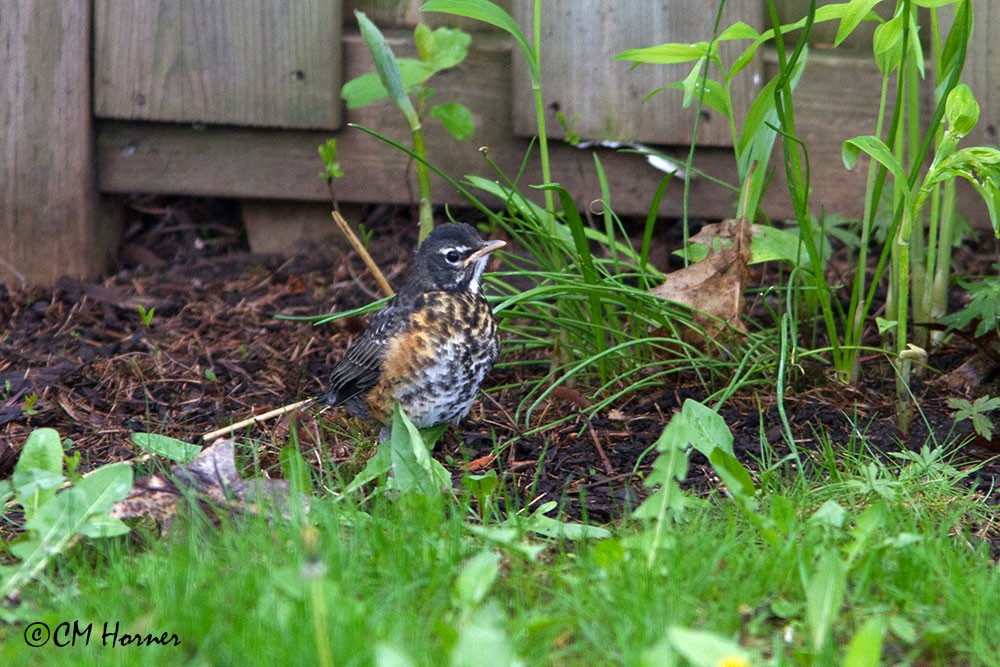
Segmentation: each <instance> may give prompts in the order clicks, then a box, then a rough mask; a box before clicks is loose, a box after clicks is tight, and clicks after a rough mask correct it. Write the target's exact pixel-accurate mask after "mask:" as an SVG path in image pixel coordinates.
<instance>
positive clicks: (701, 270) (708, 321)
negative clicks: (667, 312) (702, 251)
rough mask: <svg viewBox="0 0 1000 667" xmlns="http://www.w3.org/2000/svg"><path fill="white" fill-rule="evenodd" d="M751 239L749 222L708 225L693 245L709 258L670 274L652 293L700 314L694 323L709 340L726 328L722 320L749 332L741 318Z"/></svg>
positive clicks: (692, 239)
mask: <svg viewBox="0 0 1000 667" xmlns="http://www.w3.org/2000/svg"><path fill="white" fill-rule="evenodd" d="M752 235H753V229H752V225H750V224H749V223H748V222H747V220H746V218H740V219H739V220H736V219H732V218H730V219H726V220H723V221H722V222H719V223H713V224H709V225H705V226H704V227H702V228H701V230H700V231H699V232H698V233H697V234H695V235H694V236H692V237H691V239H690V241H691V243H698V244H703V245H705V246H706V247H707V248H708V255H707V256H706V257H705V258H704V259H702V260H701V261H699V262H695V263H694V264H691V265H689V266H687V267H685V268H683V269H678V270H677V271H672V272H671V273H668V274H667V275H666V280H664V281H663V283H662V284H661V285H659V286H657V287H654V288H653V289H652V290H650V292H651V293H652V294H655V295H656V296H659V297H661V298H663V299H667V300H669V301H674V302H676V303H680V304H683V305H685V306H689V307H690V308H693V309H695V310H696V311H699V312H698V313H696V314H695V317H694V320H695V322H696V323H697V324H699V325H700V326H702V327H704V329H705V331H706V333H707V334H708V335H710V336H714V335H717V334H718V333H719V331H721V329H722V328H724V327H722V326H720V322H719V320H721V321H722V322H723V323H725V324H727V325H729V326H731V327H732V328H734V329H736V330H738V331H746V327H745V326H744V325H743V322H742V320H741V318H740V315H741V314H742V312H743V301H744V300H743V285H744V282H745V281H746V276H747V264H749V263H750V241H751V237H752ZM706 315H707V317H706Z"/></svg>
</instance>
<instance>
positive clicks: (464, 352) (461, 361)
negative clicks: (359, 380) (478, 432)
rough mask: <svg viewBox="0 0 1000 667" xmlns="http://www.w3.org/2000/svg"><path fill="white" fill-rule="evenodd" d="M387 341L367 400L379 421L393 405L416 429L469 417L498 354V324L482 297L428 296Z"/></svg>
mask: <svg viewBox="0 0 1000 667" xmlns="http://www.w3.org/2000/svg"><path fill="white" fill-rule="evenodd" d="M423 298H424V302H423V303H422V304H418V305H417V308H416V309H415V310H414V312H413V313H412V314H411V315H410V322H409V327H408V328H407V329H406V330H404V331H402V332H401V333H399V334H397V336H396V337H394V339H393V340H392V341H391V343H390V345H389V349H388V350H387V353H386V356H385V360H384V362H383V365H382V373H381V379H380V381H379V383H378V384H377V385H376V386H375V387H374V388H373V389H372V391H371V392H369V393H368V395H367V396H366V402H367V403H368V411H369V413H370V414H371V415H372V416H377V417H379V418H380V419H381V420H382V421H383V422H384V421H385V420H387V419H388V414H389V411H390V410H391V409H392V403H393V401H398V402H399V404H400V407H402V408H403V411H404V412H405V413H406V414H407V416H409V418H410V419H411V420H412V421H413V423H414V424H415V425H416V426H417V427H418V428H427V427H429V426H434V425H436V424H446V423H450V424H456V423H458V422H459V421H460V420H461V419H462V417H464V416H465V415H466V413H468V411H469V408H471V407H472V402H473V400H474V399H475V397H476V393H477V392H478V391H479V386H480V385H481V384H482V382H483V379H484V378H485V377H486V374H487V373H488V372H489V371H490V369H491V368H492V367H493V362H494V361H495V360H496V358H497V354H498V352H499V346H500V343H499V336H498V333H497V323H496V319H495V318H494V317H493V312H492V311H491V310H490V307H489V304H487V303H486V300H485V299H484V298H483V297H482V295H480V294H468V293H462V294H454V293H448V292H431V293H428V294H426V295H425V296H424V297H423Z"/></svg>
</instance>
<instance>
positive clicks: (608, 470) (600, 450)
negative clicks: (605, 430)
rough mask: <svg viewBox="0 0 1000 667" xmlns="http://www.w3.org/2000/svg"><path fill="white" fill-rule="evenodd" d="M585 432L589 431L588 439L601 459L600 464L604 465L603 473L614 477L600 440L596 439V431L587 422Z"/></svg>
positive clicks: (613, 470)
mask: <svg viewBox="0 0 1000 667" xmlns="http://www.w3.org/2000/svg"><path fill="white" fill-rule="evenodd" d="M587 430H588V431H590V437H591V439H592V440H593V441H594V447H595V448H596V449H597V454H598V456H600V457H601V463H603V464H604V472H605V473H607V475H608V477H611V476H613V475H615V474H616V473H615V469H614V467H613V466H612V465H611V460H610V459H608V455H607V453H606V452H605V451H604V447H603V446H602V445H601V441H600V439H599V438H598V437H597V431H595V430H594V425H593V424H591V423H590V420H589V419H588V420H587Z"/></svg>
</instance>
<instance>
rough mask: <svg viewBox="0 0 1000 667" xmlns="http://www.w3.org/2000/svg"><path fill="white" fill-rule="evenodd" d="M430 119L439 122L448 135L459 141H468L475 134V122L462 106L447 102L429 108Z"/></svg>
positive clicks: (466, 108)
mask: <svg viewBox="0 0 1000 667" xmlns="http://www.w3.org/2000/svg"><path fill="white" fill-rule="evenodd" d="M431 118H434V119H436V120H439V121H441V124H442V125H444V129H446V130H448V134H450V135H451V136H453V137H455V138H456V139H458V140H459V141H465V140H466V139H469V138H470V137H471V136H472V135H473V134H474V133H475V132H476V121H474V120H473V119H472V112H471V111H469V108H468V107H467V106H465V105H464V104H459V103H458V102H448V103H446V104H438V105H437V106H435V107H432V108H431Z"/></svg>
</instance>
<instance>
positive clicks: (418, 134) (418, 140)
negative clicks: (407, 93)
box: [410, 116, 434, 241]
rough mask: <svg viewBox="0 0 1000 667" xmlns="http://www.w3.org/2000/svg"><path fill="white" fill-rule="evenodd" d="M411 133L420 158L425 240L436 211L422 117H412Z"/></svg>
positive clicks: (419, 189)
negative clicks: (432, 207)
mask: <svg viewBox="0 0 1000 667" xmlns="http://www.w3.org/2000/svg"><path fill="white" fill-rule="evenodd" d="M410 134H411V135H412V136H413V152H414V153H416V154H417V156H418V157H419V158H420V159H418V160H417V161H416V162H417V196H418V197H419V199H418V200H417V202H418V210H419V219H420V235H419V238H420V240H421V241H423V240H424V239H425V238H427V235H428V234H430V233H431V230H433V229H434V211H433V210H432V209H431V179H430V174H429V173H428V172H427V151H426V150H425V149H424V131H423V128H422V127H421V125H420V118H419V117H418V116H414V117H413V118H412V119H410Z"/></svg>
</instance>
